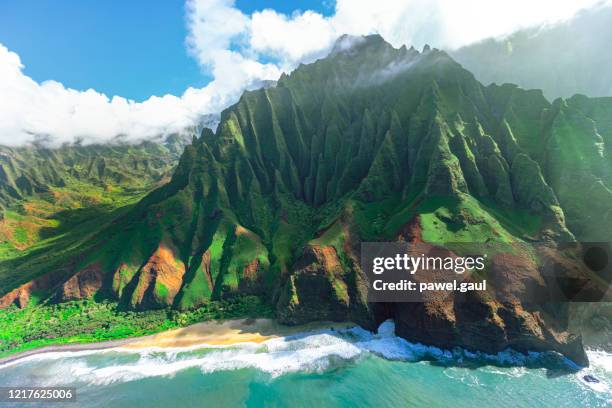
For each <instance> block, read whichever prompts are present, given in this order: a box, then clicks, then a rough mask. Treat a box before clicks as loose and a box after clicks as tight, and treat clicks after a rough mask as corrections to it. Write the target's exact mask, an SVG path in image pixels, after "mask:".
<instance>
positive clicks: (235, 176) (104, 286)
mask: <svg viewBox="0 0 612 408" xmlns="http://www.w3.org/2000/svg"><path fill="white" fill-rule="evenodd" d="M610 118H612V100H611V99H589V98H586V97H583V96H575V97H573V98H571V99H568V100H561V99H559V100H556V101H554V102H553V103H550V102H548V101H547V100H546V99H545V98H544V97H543V95H542V93H541V92H540V91H535V90H532V91H525V90H522V89H519V88H518V87H516V86H513V85H503V86H495V85H491V86H488V87H484V86H483V85H481V84H480V83H479V82H478V81H476V80H475V79H474V77H473V75H472V74H471V73H470V72H468V71H466V70H465V69H463V68H462V67H461V66H460V65H459V64H457V63H456V62H454V61H453V60H452V59H451V58H450V57H449V56H448V55H447V54H446V53H444V52H442V51H438V50H435V49H434V50H429V49H427V50H424V52H418V51H416V50H414V49H406V48H400V49H395V48H393V47H392V46H391V45H389V44H388V43H386V42H385V41H384V40H383V39H382V38H381V37H379V36H369V37H365V38H352V37H342V38H341V39H339V40H338V42H337V45H336V47H335V48H334V50H333V51H332V52H331V54H330V55H329V56H328V57H327V58H324V59H322V60H319V61H317V62H315V63H313V64H309V65H302V66H300V67H299V68H297V69H296V70H295V71H294V72H292V73H291V74H290V75H283V76H282V77H281V78H280V79H279V81H278V83H277V84H276V86H274V87H269V88H266V89H261V90H257V91H252V92H246V93H245V94H244V95H243V96H242V98H241V99H240V101H239V102H238V103H237V104H235V105H234V106H232V107H230V108H228V109H227V110H225V111H224V112H223V113H222V117H221V122H220V124H219V126H218V128H217V131H216V133H213V132H212V131H210V130H207V129H206V130H205V131H204V132H203V133H202V136H201V137H200V138H198V139H197V140H195V141H194V142H193V144H192V145H189V146H187V147H186V149H185V152H184V153H183V155H182V157H181V159H180V162H179V165H178V167H177V169H176V171H175V173H174V175H173V177H172V180H171V181H170V182H169V183H168V184H166V185H165V186H163V187H161V188H159V189H157V190H155V191H153V192H152V193H150V194H149V195H148V196H146V197H145V198H144V199H143V200H142V201H141V202H139V203H138V204H137V205H135V206H134V207H133V208H132V209H130V210H129V211H128V212H127V214H123V215H121V216H120V217H119V218H117V219H115V220H114V221H113V222H112V223H111V224H109V225H108V226H107V227H106V228H105V229H103V230H102V232H100V233H99V234H97V235H96V236H94V237H92V239H91V240H90V241H89V242H88V244H87V245H86V246H84V247H83V248H82V250H81V251H80V252H79V253H78V256H75V257H71V258H70V259H69V260H63V261H61V262H56V264H55V265H48V269H47V273H45V274H43V275H42V277H40V278H37V279H34V280H33V281H32V282H30V283H26V279H24V280H23V281H22V282H19V283H24V285H23V286H20V287H18V285H17V284H15V283H13V284H12V285H11V286H12V287H6V288H3V289H5V290H4V292H5V293H6V294H5V296H4V297H3V298H2V302H3V304H5V305H6V304H10V303H12V302H15V303H18V304H23V303H24V302H27V298H28V295H29V293H30V292H32V286H34V287H35V288H36V290H35V291H36V292H38V293H39V294H40V293H45V294H46V296H50V297H52V298H53V299H55V300H63V299H74V298H80V297H85V296H91V295H93V294H98V295H100V296H106V297H110V298H114V299H117V300H119V301H121V302H123V303H124V304H125V305H127V306H129V307H132V308H135V309H146V308H158V307H165V306H172V307H175V308H182V309H189V308H195V307H198V306H199V305H202V304H204V303H206V302H207V301H209V300H210V299H219V298H225V297H231V296H235V295H238V294H256V295H261V296H264V297H265V298H266V299H268V300H269V301H270V302H271V303H273V304H274V305H276V308H277V312H278V316H279V318H280V319H281V320H282V321H285V322H288V323H300V322H304V321H308V320H315V319H332V320H344V319H352V320H354V321H356V322H359V323H361V324H363V325H364V326H366V327H374V326H375V325H376V324H377V323H378V322H379V321H380V320H381V319H384V318H387V317H394V318H395V319H396V321H397V327H398V333H399V334H400V335H402V336H404V337H406V338H408V339H412V340H418V341H424V342H427V343H430V344H435V345H440V346H443V347H452V346H455V345H457V346H466V347H469V348H471V349H481V350H485V351H489V352H496V351H499V350H501V349H503V348H505V347H508V346H512V347H514V348H516V349H518V350H528V349H536V350H545V349H555V350H558V351H560V352H562V353H565V354H566V355H568V356H570V357H571V358H573V359H575V360H576V361H578V362H581V363H584V362H585V361H586V357H585V355H584V352H583V350H582V347H581V345H580V340H579V339H578V338H575V337H574V336H572V335H570V334H569V333H568V332H567V331H566V323H567V322H566V320H565V318H566V317H565V316H564V315H563V313H561V312H558V311H557V312H547V311H546V310H543V309H541V308H539V307H537V306H526V305H521V304H520V303H518V302H517V303H514V304H502V303H500V302H498V301H496V300H494V299H475V300H474V301H472V302H465V303H455V302H453V300H452V299H446V300H443V301H442V300H439V299H433V300H432V302H431V303H429V304H425V305H422V304H417V305H371V304H368V303H367V302H366V300H365V299H366V293H365V281H364V279H365V278H364V275H363V272H362V271H361V268H360V265H359V244H360V242H361V241H374V240H396V239H401V240H408V241H410V240H417V241H424V242H430V243H444V242H457V241H471V242H490V241H503V242H511V241H522V240H539V241H545V242H549V243H551V245H554V242H560V241H570V240H574V239H580V240H591V241H595V240H607V238H608V237H609V231H610V225H611V224H612V223H611V217H612V214H610V209H611V208H612V191H611V186H612V161H611V155H610V146H611V140H610V139H611V138H612V121H611V120H610ZM587 209H588V211H587ZM521 262H527V261H526V260H523V259H518V260H514V261H513V262H508V263H507V264H508V265H509V266H508V267H507V268H506V269H504V271H503V272H504V273H506V272H509V273H513V269H512V268H514V269H515V270H514V271H515V272H516V270H518V269H516V268H519V269H521V268H528V269H529V268H531V269H529V270H530V271H532V274H531V276H530V277H528V279H534V280H537V279H539V278H538V270H537V267H536V266H535V265H532V264H528V265H526V266H524V267H522V266H520V265H521ZM516 265H519V266H518V267H517V266H516ZM501 268H502V269H503V268H504V267H503V266H502V267H501ZM17 272H19V271H17ZM17 275H18V274H17ZM16 287H17V288H16ZM15 288H16V289H15ZM13 289H14V290H13ZM7 292H8V293H7ZM39 296H40V295H39Z"/></svg>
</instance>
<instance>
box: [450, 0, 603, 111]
mask: <svg viewBox="0 0 612 408" xmlns="http://www.w3.org/2000/svg"><path fill="white" fill-rule="evenodd" d="M610 39H612V5H600V6H598V7H593V8H590V9H587V10H584V11H582V12H580V13H578V14H577V15H576V16H575V17H573V18H572V19H570V20H567V21H564V22H561V23H556V24H552V25H546V26H543V27H537V28H531V29H525V30H521V31H518V32H516V33H513V34H511V35H509V36H508V37H506V38H501V39H488V40H485V41H482V42H479V43H476V44H472V45H469V46H466V47H464V48H461V49H459V50H457V51H454V52H452V53H451V55H452V57H453V58H455V59H456V60H457V61H458V62H459V63H461V64H462V65H463V66H464V67H465V68H466V69H468V70H470V71H471V72H472V73H474V75H476V78H477V79H478V80H479V81H480V82H482V83H484V84H490V83H497V84H503V83H507V82H509V83H514V84H517V85H519V86H521V87H523V88H527V89H531V88H533V89H542V90H543V91H544V95H545V96H546V97H547V98H548V99H549V100H553V99H556V98H558V97H562V98H567V97H570V96H573V95H575V94H583V95H588V96H591V97H594V96H612V69H610V67H612V53H611V52H610Z"/></svg>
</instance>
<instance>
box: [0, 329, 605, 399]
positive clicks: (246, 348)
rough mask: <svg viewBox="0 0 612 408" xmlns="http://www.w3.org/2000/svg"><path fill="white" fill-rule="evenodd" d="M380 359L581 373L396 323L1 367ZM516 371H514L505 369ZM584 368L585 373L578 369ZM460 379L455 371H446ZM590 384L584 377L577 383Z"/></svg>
mask: <svg viewBox="0 0 612 408" xmlns="http://www.w3.org/2000/svg"><path fill="white" fill-rule="evenodd" d="M368 355H369V356H371V355H377V356H379V357H382V358H385V359H387V360H399V361H421V360H433V361H436V362H438V363H441V364H447V365H451V366H455V367H456V366H459V367H460V366H462V365H478V366H486V369H487V370H490V371H491V372H499V373H500V374H503V375H508V376H521V375H523V373H524V372H525V370H526V368H525V366H530V365H534V364H536V365H537V364H539V363H546V364H550V361H551V358H552V359H554V361H556V363H558V364H561V365H565V366H566V367H568V368H570V369H571V368H573V367H575V366H573V363H571V361H569V360H567V359H565V358H563V357H561V356H559V355H555V353H529V354H528V355H524V354H521V353H518V352H515V351H512V350H506V351H503V352H500V353H498V354H495V355H491V354H485V353H473V352H469V351H467V350H462V349H459V348H457V349H454V350H442V349H440V348H437V347H432V346H426V345H423V344H418V343H410V342H408V341H406V340H404V339H402V338H399V337H396V336H395V325H394V323H393V321H390V320H389V321H386V322H384V323H382V324H381V325H380V327H379V329H378V332H377V333H371V332H369V331H366V330H364V329H361V328H359V327H353V328H349V329H343V330H319V331H314V332H309V333H303V334H298V335H292V336H287V337H281V338H275V339H271V340H267V341H265V342H263V343H260V344H256V343H240V344H235V345H231V346H208V345H199V346H196V347H189V348H173V349H167V348H165V349H162V348H149V349H140V350H134V349H127V348H112V349H104V350H87V351H77V352H53V353H43V354H37V355H33V356H29V357H26V358H23V359H20V360H17V361H13V362H11V363H8V364H6V365H4V366H1V367H0V375H1V373H2V371H4V370H9V369H10V367H11V366H15V365H21V366H24V367H23V368H26V367H25V366H27V365H36V377H37V378H36V381H37V383H39V384H41V385H45V386H51V385H54V384H57V383H61V384H66V383H74V384H85V385H107V384H111V383H117V382H129V381H135V380H139V379H143V378H147V377H160V376H165V377H173V376H174V375H176V374H177V373H179V372H181V371H184V370H189V369H193V370H200V371H201V372H202V373H212V372H215V371H219V370H238V369H256V370H259V371H261V372H264V373H267V374H269V375H270V376H272V377H278V376H280V375H283V374H287V373H293V372H323V371H325V370H328V369H330V368H331V367H334V366H337V365H339V364H346V363H350V362H351V361H354V360H356V359H360V358H364V357H366V356H368ZM589 357H590V359H591V361H592V366H591V367H590V368H588V369H585V370H584V372H585V373H587V374H590V375H593V376H595V377H599V378H601V377H603V376H604V375H602V374H605V373H609V372H610V371H612V355H610V354H609V353H605V352H603V351H590V352H589ZM499 365H501V366H506V367H508V366H510V367H515V368H513V369H512V370H507V369H500V368H497V366H499ZM575 368H576V369H577V367H575ZM445 375H447V376H448V377H449V378H453V375H454V373H453V371H452V370H448V371H447V372H445ZM577 377H580V378H582V377H581V376H577ZM579 381H581V384H582V385H583V386H588V387H590V388H592V389H593V390H595V391H599V392H609V391H610V390H611V388H610V384H607V383H606V382H604V381H600V382H598V383H593V382H587V381H584V380H582V379H581V380H579Z"/></svg>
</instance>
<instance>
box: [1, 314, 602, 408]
mask: <svg viewBox="0 0 612 408" xmlns="http://www.w3.org/2000/svg"><path fill="white" fill-rule="evenodd" d="M393 330H394V326H393V323H392V322H385V323H383V324H382V325H381V327H380V328H379V331H378V333H376V334H372V333H369V332H367V331H364V330H362V329H359V328H353V329H346V330H342V331H332V330H329V331H328V330H322V331H317V332H311V333H304V334H301V335H295V336H290V337H285V338H279V339H273V340H269V341H266V342H264V343H262V344H241V345H234V346H223V347H201V346H200V347H194V348H182V349H172V350H170V349H163V350H162V349H148V350H141V351H138V352H135V351H134V350H125V349H123V350H122V349H108V350H97V351H80V352H58V353H46V354H39V355H35V356H31V357H27V358H25V359H22V360H18V361H15V362H12V363H8V364H6V365H3V366H0V385H2V386H24V385H38V386H74V387H76V388H77V402H76V403H63V404H44V405H43V404H36V403H27V404H24V403H19V404H14V405H10V404H6V403H5V404H4V405H2V403H0V406H7V407H8V406H16V407H26V406H27V407H33V406H63V407H114V408H119V407H129V408H136V407H233V406H253V407H259V406H270V407H275V406H289V407H319V408H320V407H327V406H332V407H369V406H372V407H413V406H414V407H428V408H431V407H470V408H474V407H481V406H482V407H495V408H499V407H513V408H514V407H557V408H558V407H611V406H612V354H610V353H606V352H603V351H597V350H590V351H589V358H590V360H591V367H589V368H585V369H578V368H577V367H575V366H573V364H571V362H568V361H567V360H565V359H563V358H561V357H559V356H558V355H554V354H539V353H532V354H530V355H529V356H523V355H521V354H518V353H514V352H512V351H507V352H503V353H499V354H498V355H494V356H492V355H483V354H473V353H469V352H465V351H461V350H455V351H443V350H440V349H437V348H434V347H426V346H423V345H419V344H411V343H409V342H406V341H404V340H403V339H400V338H398V337H395V336H394V335H393ZM585 376H587V379H585ZM589 380H590V381H589Z"/></svg>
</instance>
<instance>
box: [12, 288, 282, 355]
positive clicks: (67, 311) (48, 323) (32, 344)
mask: <svg viewBox="0 0 612 408" xmlns="http://www.w3.org/2000/svg"><path fill="white" fill-rule="evenodd" d="M273 315H274V314H273V310H272V308H271V307H270V306H269V305H268V304H266V303H264V302H263V301H262V300H261V299H260V298H257V297H254V296H243V297H238V298H235V299H230V300H225V301H218V302H210V303H208V304H206V305H204V306H202V307H200V308H199V309H197V310H194V311H189V312H178V311H175V310H170V309H165V310H149V311H145V312H134V311H126V310H121V309H120V308H119V307H118V305H117V304H116V303H112V302H94V301H91V300H80V301H72V302H66V303H61V304H56V305H30V306H28V307H26V308H24V309H21V310H20V309H17V308H15V307H10V308H8V309H4V310H0V357H4V356H7V355H10V354H13V353H17V352H20V351H25V350H29V349H33V348H37V347H43V346H48V345H59V344H69V343H91V342H98V341H105V340H115V339H122V338H126V337H134V336H144V335H148V334H153V333H157V332H160V331H164V330H169V329H175V328H179V327H184V326H188V325H190V324H194V323H197V322H202V321H207V320H212V319H233V318H240V317H273Z"/></svg>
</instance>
